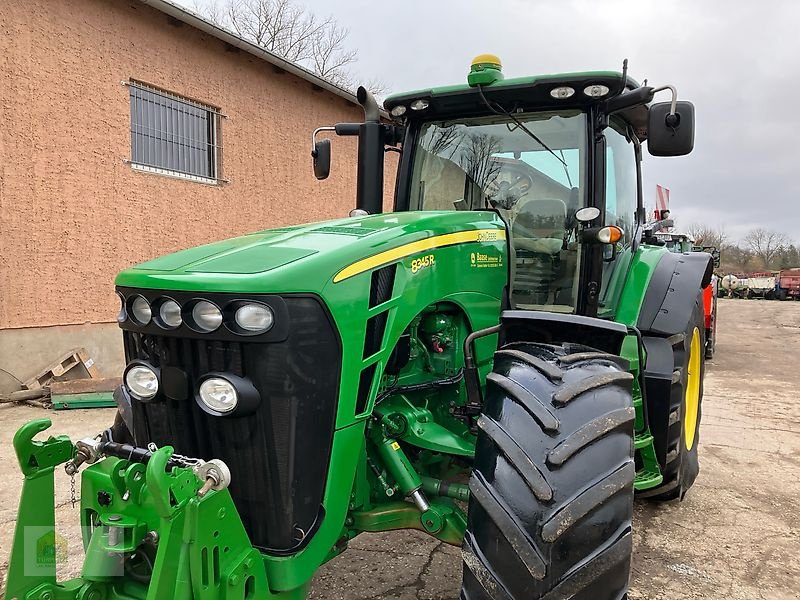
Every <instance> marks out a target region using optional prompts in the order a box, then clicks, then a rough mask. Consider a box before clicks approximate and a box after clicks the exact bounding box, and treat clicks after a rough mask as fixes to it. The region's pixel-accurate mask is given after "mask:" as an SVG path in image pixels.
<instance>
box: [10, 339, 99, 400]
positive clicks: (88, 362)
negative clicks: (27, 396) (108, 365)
mask: <svg viewBox="0 0 800 600" xmlns="http://www.w3.org/2000/svg"><path fill="white" fill-rule="evenodd" d="M78 366H80V367H82V368H83V369H85V370H86V373H88V375H89V377H90V378H92V379H96V378H99V377H100V373H99V372H98V370H97V367H96V366H95V364H94V360H92V357H90V356H89V353H88V352H87V351H86V349H85V348H76V349H74V350H70V351H69V352H67V353H66V354H64V355H63V356H62V357H61V358H59V359H58V360H57V361H55V362H54V363H52V364H51V365H50V366H48V367H47V368H46V369H45V370H44V371H42V372H40V373H39V374H38V375H36V376H35V377H32V378H31V379H29V380H28V381H26V382H25V387H26V388H27V389H29V390H36V389H39V388H43V387H47V386H48V385H49V384H50V383H51V382H52V381H53V380H54V379H55V378H56V377H62V376H63V375H64V374H65V373H67V372H68V371H71V370H72V369H74V368H76V367H78Z"/></svg>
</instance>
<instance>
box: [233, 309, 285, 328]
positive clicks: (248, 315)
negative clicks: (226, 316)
mask: <svg viewBox="0 0 800 600" xmlns="http://www.w3.org/2000/svg"><path fill="white" fill-rule="evenodd" d="M234 319H235V320H236V324H237V325H238V326H239V327H241V328H242V329H244V330H245V331H252V332H253V333H261V332H263V331H267V330H268V329H269V328H270V327H272V324H273V323H274V322H275V315H274V314H273V313H272V309H271V308H270V307H269V306H265V305H263V304H245V305H243V306H240V307H239V308H238V309H237V310H236V314H235V315H234Z"/></svg>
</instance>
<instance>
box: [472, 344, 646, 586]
mask: <svg viewBox="0 0 800 600" xmlns="http://www.w3.org/2000/svg"><path fill="white" fill-rule="evenodd" d="M627 368H628V367H627V362H626V361H625V360H623V359H621V358H619V357H618V356H614V355H610V354H604V353H601V352H598V351H595V350H592V349H590V348H586V347H585V346H577V345H574V344H569V345H563V346H551V345H544V344H533V343H514V344H508V345H506V346H504V347H503V348H501V349H500V350H498V351H497V353H496V354H495V363H494V372H493V373H491V374H490V375H489V376H488V378H487V383H486V400H485V407H484V413H483V414H482V415H481V417H480V419H479V421H478V426H479V428H480V431H479V434H478V440H477V446H476V452H475V467H474V471H473V475H472V479H471V481H470V489H471V491H472V499H471V501H470V506H469V514H468V524H467V532H466V535H465V539H464V547H463V556H464V583H463V587H462V591H461V598H462V600H497V599H503V600H523V599H525V600H533V599H546V600H556V599H562V598H574V599H576V600H590V599H591V600H619V599H620V598H623V597H625V594H626V592H627V589H628V578H629V571H630V558H631V550H632V541H631V519H632V514H633V480H634V476H635V466H634V461H633V424H634V409H633V404H632V397H631V382H632V380H633V377H632V375H631V374H630V373H628V372H627Z"/></svg>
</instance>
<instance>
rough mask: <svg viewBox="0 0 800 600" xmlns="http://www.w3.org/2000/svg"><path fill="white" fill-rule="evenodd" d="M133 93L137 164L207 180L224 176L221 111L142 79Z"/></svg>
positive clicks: (134, 161)
mask: <svg viewBox="0 0 800 600" xmlns="http://www.w3.org/2000/svg"><path fill="white" fill-rule="evenodd" d="M128 87H129V89H130V96H131V165H132V166H133V167H134V168H137V169H141V170H145V171H151V172H156V173H161V174H165V175H176V176H179V177H185V178H188V179H194V180H197V181H205V182H217V181H220V180H221V176H220V162H221V155H222V147H221V145H220V144H219V139H220V135H219V125H220V119H221V117H222V114H221V113H220V112H219V109H217V108H214V107H212V106H207V105H204V104H200V103H199V102H195V101H193V100H189V99H187V98H182V97H180V96H177V95H175V94H171V93H169V92H166V91H164V90H159V89H157V88H153V87H150V86H148V85H144V84H142V83H139V82H136V81H130V82H128Z"/></svg>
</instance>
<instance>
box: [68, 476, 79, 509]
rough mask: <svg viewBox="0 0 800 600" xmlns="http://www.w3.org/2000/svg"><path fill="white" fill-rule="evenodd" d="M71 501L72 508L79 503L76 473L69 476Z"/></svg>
mask: <svg viewBox="0 0 800 600" xmlns="http://www.w3.org/2000/svg"><path fill="white" fill-rule="evenodd" d="M69 501H70V502H72V508H75V505H76V504H77V503H78V494H77V492H76V491H75V473H72V474H71V475H70V476H69Z"/></svg>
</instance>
